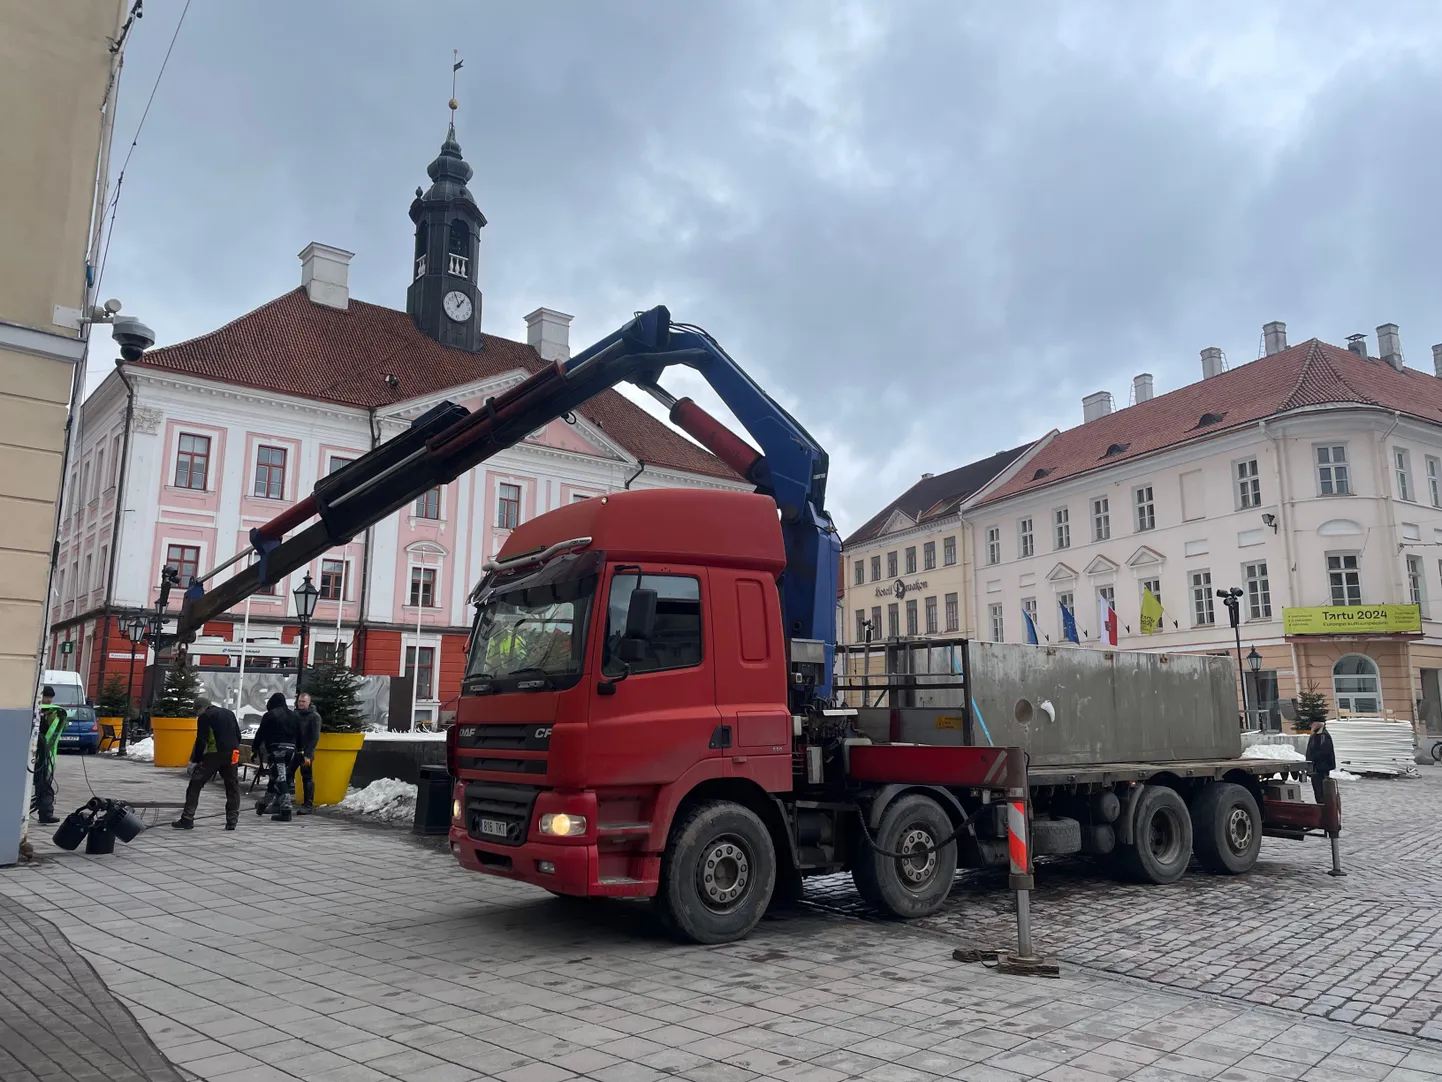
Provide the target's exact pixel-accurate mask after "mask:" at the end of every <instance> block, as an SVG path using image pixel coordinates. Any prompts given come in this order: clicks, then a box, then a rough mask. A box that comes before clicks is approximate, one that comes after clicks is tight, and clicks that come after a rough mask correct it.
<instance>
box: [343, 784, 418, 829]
mask: <svg viewBox="0 0 1442 1082" xmlns="http://www.w3.org/2000/svg"><path fill="white" fill-rule="evenodd" d="M340 806H341V808H343V809H344V810H345V811H349V812H359V813H360V814H361V815H371V816H374V817H375V818H377V819H380V820H382V821H383V822H387V823H397V822H401V821H403V820H409V819H414V818H415V816H416V787H415V786H414V785H411V784H409V783H408V782H403V781H398V780H397V779H395V778H377V779H376V780H375V781H373V782H371V783H370V784H369V785H367V786H366V787H365V788H364V789H352V790H351V791H350V792H348V793H346V795H345V799H344V800H342V801H341V802H340Z"/></svg>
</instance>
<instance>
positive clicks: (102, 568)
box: [95, 545, 1421, 589]
mask: <svg viewBox="0 0 1442 1082" xmlns="http://www.w3.org/2000/svg"><path fill="white" fill-rule="evenodd" d="M1418 563H1419V564H1420V563H1421V561H1420V560H1419V561H1418ZM109 568H110V546H109V545H101V546H100V562H99V563H98V564H96V565H95V586H96V588H97V589H99V588H100V587H101V586H104V585H105V573H106V571H107V570H109Z"/></svg>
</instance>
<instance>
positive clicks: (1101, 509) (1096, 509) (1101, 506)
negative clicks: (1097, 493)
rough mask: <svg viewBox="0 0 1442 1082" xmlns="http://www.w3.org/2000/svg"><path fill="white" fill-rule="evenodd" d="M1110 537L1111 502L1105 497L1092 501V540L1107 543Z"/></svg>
mask: <svg viewBox="0 0 1442 1082" xmlns="http://www.w3.org/2000/svg"><path fill="white" fill-rule="evenodd" d="M1111 536H1112V512H1111V501H1110V500H1109V499H1107V497H1105V496H1101V497H1098V498H1097V499H1095V500H1092V540H1093V541H1108V540H1110V539H1111Z"/></svg>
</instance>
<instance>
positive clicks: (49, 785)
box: [30, 684, 65, 826]
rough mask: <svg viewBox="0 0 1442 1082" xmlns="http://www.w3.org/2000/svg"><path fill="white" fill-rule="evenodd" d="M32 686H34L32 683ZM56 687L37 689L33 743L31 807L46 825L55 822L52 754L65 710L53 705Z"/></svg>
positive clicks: (56, 821)
mask: <svg viewBox="0 0 1442 1082" xmlns="http://www.w3.org/2000/svg"><path fill="white" fill-rule="evenodd" d="M32 686H33V685H32ZM54 699H55V689H54V688H53V687H51V686H50V685H49V684H46V685H45V686H44V687H43V688H41V689H40V735H39V738H38V739H37V740H36V742H35V766H34V775H35V778H34V781H35V795H34V796H33V797H32V798H31V801H30V805H31V807H30V810H31V811H38V812H39V813H40V821H41V822H42V823H45V824H46V825H47V826H48V825H49V824H51V823H58V822H60V820H59V819H58V818H56V816H55V796H56V793H55V756H56V755H58V754H59V752H60V734H61V733H62V732H64V731H65V711H64V710H62V709H61V708H60V707H58V706H54V705H52V704H53V702H54Z"/></svg>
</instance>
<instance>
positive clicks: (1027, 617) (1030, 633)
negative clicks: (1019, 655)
mask: <svg viewBox="0 0 1442 1082" xmlns="http://www.w3.org/2000/svg"><path fill="white" fill-rule="evenodd" d="M1021 618H1022V620H1023V621H1024V622H1025V623H1026V641H1027V642H1029V643H1031V644H1032V645H1033V646H1036V645H1037V641H1036V624H1034V623H1032V620H1031V613H1029V612H1027V611H1026V609H1022V610H1021Z"/></svg>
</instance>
